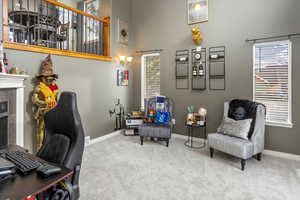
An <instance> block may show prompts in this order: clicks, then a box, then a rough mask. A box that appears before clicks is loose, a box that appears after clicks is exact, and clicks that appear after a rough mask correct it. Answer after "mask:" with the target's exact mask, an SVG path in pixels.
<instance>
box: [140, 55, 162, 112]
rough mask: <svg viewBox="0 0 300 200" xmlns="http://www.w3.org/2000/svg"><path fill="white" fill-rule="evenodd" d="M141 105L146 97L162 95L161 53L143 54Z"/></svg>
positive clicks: (142, 105)
mask: <svg viewBox="0 0 300 200" xmlns="http://www.w3.org/2000/svg"><path fill="white" fill-rule="evenodd" d="M141 72H142V78H141V81H142V82H141V89H142V91H141V107H142V108H144V99H145V98H149V97H153V96H158V95H160V54H159V53H155V54H145V55H143V56H142V70H141Z"/></svg>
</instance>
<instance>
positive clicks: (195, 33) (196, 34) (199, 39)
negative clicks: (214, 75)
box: [191, 27, 203, 59]
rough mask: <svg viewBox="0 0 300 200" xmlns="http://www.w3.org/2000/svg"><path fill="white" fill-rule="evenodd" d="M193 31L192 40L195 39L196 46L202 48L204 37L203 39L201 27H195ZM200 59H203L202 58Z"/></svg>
mask: <svg viewBox="0 0 300 200" xmlns="http://www.w3.org/2000/svg"><path fill="white" fill-rule="evenodd" d="M191 31H192V39H193V41H194V42H195V44H196V45H197V46H200V45H201V44H202V42H203V37H202V33H201V30H200V28H199V27H194V28H192V30H191ZM200 51H201V49H200ZM200 55H201V54H200ZM199 59H201V57H200V58H199Z"/></svg>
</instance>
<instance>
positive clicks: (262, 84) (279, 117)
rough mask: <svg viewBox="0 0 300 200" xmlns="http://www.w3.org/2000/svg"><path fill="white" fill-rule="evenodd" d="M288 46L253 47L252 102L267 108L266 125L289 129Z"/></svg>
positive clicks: (264, 45)
mask: <svg viewBox="0 0 300 200" xmlns="http://www.w3.org/2000/svg"><path fill="white" fill-rule="evenodd" d="M290 62H291V43H290V41H280V42H269V43H261V44H255V45H254V76H253V78H254V81H253V82H254V100H255V101H257V102H260V103H263V104H264V105H265V106H266V107H267V124H269V125H278V126H284V127H291V126H292V123H291V80H290V78H291V63H290Z"/></svg>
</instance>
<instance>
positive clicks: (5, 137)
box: [0, 73, 28, 146]
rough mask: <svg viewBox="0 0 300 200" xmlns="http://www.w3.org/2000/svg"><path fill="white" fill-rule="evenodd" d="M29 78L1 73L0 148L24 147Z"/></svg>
mask: <svg viewBox="0 0 300 200" xmlns="http://www.w3.org/2000/svg"><path fill="white" fill-rule="evenodd" d="M27 77H28V76H26V75H10V74H1V73H0V146H3V145H7V144H17V145H20V146H24V80H25V79H26V78H27Z"/></svg>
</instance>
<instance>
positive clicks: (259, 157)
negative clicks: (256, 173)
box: [256, 153, 262, 161]
mask: <svg viewBox="0 0 300 200" xmlns="http://www.w3.org/2000/svg"><path fill="white" fill-rule="evenodd" d="M261 154H262V153H259V154H257V155H256V159H257V160H258V161H261Z"/></svg>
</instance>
